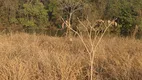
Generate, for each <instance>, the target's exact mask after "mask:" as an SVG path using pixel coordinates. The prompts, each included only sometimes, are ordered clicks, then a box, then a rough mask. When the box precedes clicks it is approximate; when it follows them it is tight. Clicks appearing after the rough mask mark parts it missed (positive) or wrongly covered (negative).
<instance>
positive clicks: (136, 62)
mask: <svg viewBox="0 0 142 80" xmlns="http://www.w3.org/2000/svg"><path fill="white" fill-rule="evenodd" d="M89 65H90V62H89V55H88V53H87V52H86V49H85V47H84V46H83V44H82V43H81V41H80V39H78V38H73V41H72V42H70V41H68V38H58V37H49V36H45V35H29V34H25V33H19V34H9V35H0V80H89V79H90V66H89ZM93 72H94V73H95V74H94V75H93V79H94V80H140V79H142V41H140V40H134V39H128V38H119V37H113V38H103V40H102V41H101V43H100V45H99V46H98V48H97V52H96V54H95V60H94V70H93Z"/></svg>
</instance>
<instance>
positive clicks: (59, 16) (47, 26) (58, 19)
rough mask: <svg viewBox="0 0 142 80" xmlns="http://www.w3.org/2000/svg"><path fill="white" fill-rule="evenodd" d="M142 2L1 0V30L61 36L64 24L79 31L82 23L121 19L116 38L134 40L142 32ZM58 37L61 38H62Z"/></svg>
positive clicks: (141, 0)
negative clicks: (132, 35)
mask: <svg viewBox="0 0 142 80" xmlns="http://www.w3.org/2000/svg"><path fill="white" fill-rule="evenodd" d="M141 17H142V0H0V29H7V30H8V31H9V30H24V31H27V32H31V31H35V30H39V32H40V31H42V30H45V31H46V32H47V33H48V32H53V33H56V31H57V30H59V31H60V33H62V34H63V33H64V32H66V30H62V31H61V29H62V24H63V20H69V22H70V24H71V27H72V28H73V29H75V30H76V26H78V24H79V21H78V19H79V20H81V21H85V20H86V18H88V19H89V21H90V22H94V21H95V20H98V19H102V20H113V19H117V20H116V22H117V24H118V27H117V28H118V29H117V31H115V34H119V35H121V36H130V35H131V33H132V31H135V29H136V26H138V29H137V31H136V32H137V33H136V35H137V36H141V32H142V27H141V26H142V20H141ZM60 33H57V34H60Z"/></svg>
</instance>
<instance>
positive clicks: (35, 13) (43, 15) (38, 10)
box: [18, 0, 48, 28]
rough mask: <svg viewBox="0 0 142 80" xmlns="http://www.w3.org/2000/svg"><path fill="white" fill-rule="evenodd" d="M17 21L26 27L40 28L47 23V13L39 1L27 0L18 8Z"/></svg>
mask: <svg viewBox="0 0 142 80" xmlns="http://www.w3.org/2000/svg"><path fill="white" fill-rule="evenodd" d="M19 15H22V16H20V18H18V20H19V22H20V23H21V24H22V25H23V26H26V27H31V28H42V27H46V26H47V25H48V14H47V10H46V9H45V6H44V5H43V3H41V2H40V1H38V0H36V1H35V2H27V3H25V4H23V8H22V9H21V10H19Z"/></svg>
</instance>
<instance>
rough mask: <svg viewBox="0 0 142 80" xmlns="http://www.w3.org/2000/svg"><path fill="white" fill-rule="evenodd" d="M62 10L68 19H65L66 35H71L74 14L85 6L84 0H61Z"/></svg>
mask: <svg viewBox="0 0 142 80" xmlns="http://www.w3.org/2000/svg"><path fill="white" fill-rule="evenodd" d="M59 5H60V10H61V11H62V13H63V16H66V19H64V18H63V17H62V18H63V19H62V20H65V21H63V22H64V23H65V24H66V25H65V27H66V28H67V31H66V35H67V36H70V35H71V31H70V29H69V28H72V25H71V24H72V16H73V15H74V14H75V12H77V11H79V10H81V9H82V8H83V2H82V0H59Z"/></svg>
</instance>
